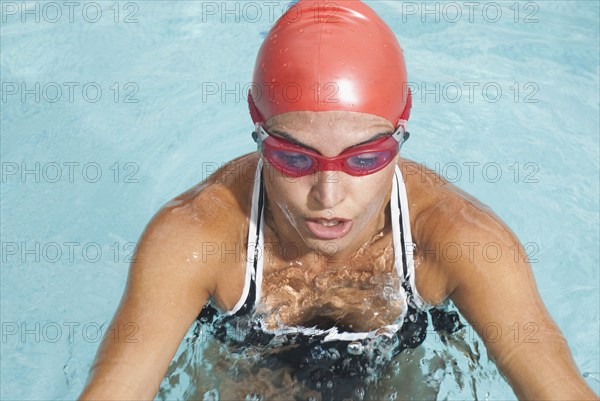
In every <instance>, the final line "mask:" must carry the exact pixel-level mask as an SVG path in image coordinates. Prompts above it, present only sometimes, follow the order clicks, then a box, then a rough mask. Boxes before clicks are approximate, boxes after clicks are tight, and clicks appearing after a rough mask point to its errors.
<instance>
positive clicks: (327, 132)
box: [264, 110, 394, 156]
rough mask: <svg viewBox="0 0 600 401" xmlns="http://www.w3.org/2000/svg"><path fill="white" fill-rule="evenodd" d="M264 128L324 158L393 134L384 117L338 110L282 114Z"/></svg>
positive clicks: (392, 127)
mask: <svg viewBox="0 0 600 401" xmlns="http://www.w3.org/2000/svg"><path fill="white" fill-rule="evenodd" d="M264 128H265V129H266V130H267V131H269V132H275V133H285V134H287V135H286V136H288V137H290V138H293V139H294V141H297V143H298V144H302V145H304V146H306V147H309V148H311V149H313V150H317V151H319V152H320V153H321V154H323V155H325V156H335V155H337V154H339V153H340V152H342V151H343V150H344V149H346V148H349V147H351V146H354V145H356V144H359V143H362V142H365V141H367V140H370V139H371V138H373V137H374V136H376V135H380V134H384V133H390V134H391V133H392V132H393V131H394V126H393V125H392V123H391V122H390V121H388V120H387V119H385V118H383V117H380V116H376V115H373V114H366V113H358V112H350V111H337V110H335V111H319V112H315V111H294V112H288V113H282V114H278V115H276V116H273V117H271V118H270V119H268V120H267V121H266V122H265V124H264Z"/></svg>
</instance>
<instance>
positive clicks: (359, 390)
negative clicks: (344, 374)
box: [354, 387, 365, 400]
mask: <svg viewBox="0 0 600 401" xmlns="http://www.w3.org/2000/svg"><path fill="white" fill-rule="evenodd" d="M354 394H356V397H357V398H358V399H359V400H362V399H364V398H365V389H364V388H362V387H357V388H355V389H354Z"/></svg>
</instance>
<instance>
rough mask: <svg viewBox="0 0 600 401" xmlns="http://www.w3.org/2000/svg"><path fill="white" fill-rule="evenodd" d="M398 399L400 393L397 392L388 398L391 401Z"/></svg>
mask: <svg viewBox="0 0 600 401" xmlns="http://www.w3.org/2000/svg"><path fill="white" fill-rule="evenodd" d="M397 398H398V393H397V392H395V391H394V392H393V393H392V394H390V395H389V396H388V400H390V401H396V399H397Z"/></svg>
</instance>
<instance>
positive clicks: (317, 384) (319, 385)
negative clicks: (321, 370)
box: [315, 382, 321, 390]
mask: <svg viewBox="0 0 600 401" xmlns="http://www.w3.org/2000/svg"><path fill="white" fill-rule="evenodd" d="M315 388H316V389H317V390H320V389H321V382H316V383H315Z"/></svg>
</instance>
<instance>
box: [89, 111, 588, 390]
mask: <svg viewBox="0 0 600 401" xmlns="http://www.w3.org/2000/svg"><path fill="white" fill-rule="evenodd" d="M265 128H266V130H267V131H268V132H272V133H274V134H276V133H277V132H280V133H282V132H285V133H287V134H288V135H290V136H291V137H292V138H293V139H294V140H296V141H298V142H301V143H303V144H305V145H307V146H310V147H312V148H314V149H316V150H318V151H319V152H320V153H321V154H323V155H324V156H328V157H332V156H336V155H338V154H339V153H340V152H342V151H343V150H344V149H346V148H348V147H350V146H353V145H356V144H358V143H361V142H364V141H366V140H368V139H370V138H372V137H373V136H375V135H377V134H379V133H381V132H389V133H391V132H392V131H393V126H392V125H391V123H390V122H388V121H387V120H385V119H383V118H381V117H378V116H373V115H368V114H362V113H352V112H341V111H328V112H318V113H317V112H293V113H285V114H281V115H278V116H275V117H273V118H271V119H270V120H269V121H267V122H266V124H265ZM259 157H260V155H259V154H257V153H251V154H248V155H245V156H242V157H240V158H238V159H235V160H233V161H231V162H230V163H229V164H228V165H227V166H224V167H223V168H221V169H220V170H219V171H217V172H216V173H214V174H213V175H212V176H210V177H209V178H207V179H206V180H205V181H203V182H202V183H200V184H198V185H197V186H195V187H193V188H191V189H190V190H188V191H186V192H185V193H183V194H181V195H180V196H178V197H176V198H174V199H173V200H172V201H170V202H168V203H167V204H166V205H165V206H164V207H163V208H162V209H161V210H160V211H159V212H158V213H157V214H156V215H155V216H154V217H153V219H152V220H151V221H150V223H149V224H148V226H147V227H146V229H145V231H144V233H143V235H142V237H141V239H140V241H139V245H138V251H137V253H136V257H135V260H134V262H133V263H132V265H131V267H130V273H129V278H128V282H127V287H126V290H125V294H124V295H123V299H122V301H121V304H120V305H119V308H118V310H117V312H116V315H115V317H114V319H113V322H112V323H113V324H114V325H118V326H125V325H126V324H127V323H129V322H134V323H135V324H136V327H137V328H138V332H137V334H136V339H137V340H138V341H137V342H136V343H130V342H125V341H117V340H115V338H114V335H112V336H111V337H110V338H109V337H106V338H105V339H104V341H103V343H102V345H101V347H100V349H99V351H98V355H97V357H96V361H95V364H94V366H93V367H92V370H91V375H90V380H89V383H88V385H87V386H86V388H85V389H84V392H83V394H82V396H81V399H98V398H101V399H128V398H129V399H131V398H136V399H139V398H152V397H153V396H154V395H155V394H156V392H157V390H158V386H159V384H160V382H161V380H162V378H163V377H164V374H165V372H166V369H167V367H168V364H169V362H170V361H171V358H172V357H173V355H174V353H175V351H176V350H177V347H178V345H179V343H180V342H181V339H182V338H183V336H184V335H185V333H186V332H187V330H188V328H189V327H190V325H191V324H192V323H193V321H194V319H195V318H196V316H197V315H198V313H199V311H200V310H201V308H202V307H203V306H204V304H205V302H206V301H207V300H208V299H209V298H212V300H213V302H214V303H215V304H216V305H218V306H219V307H220V308H221V309H222V310H231V309H232V308H233V306H234V305H235V304H236V303H237V302H238V300H239V299H240V296H241V293H242V289H243V287H244V274H245V253H246V244H247V232H248V231H247V230H248V219H249V217H248V216H249V215H250V206H251V194H252V180H253V177H254V171H255V167H256V163H257V160H258V158H259ZM396 164H397V165H398V166H399V167H400V169H401V170H402V173H403V177H404V179H405V182H406V188H407V194H408V200H409V208H410V222H411V230H412V237H413V242H414V244H415V246H416V249H415V254H414V259H415V276H416V277H415V280H416V287H417V290H418V292H419V294H420V295H421V297H422V298H423V299H424V300H425V301H426V302H428V303H430V304H432V305H435V304H439V303H441V302H443V301H444V300H446V299H448V298H449V299H451V300H452V301H453V302H454V303H455V304H456V306H457V307H458V308H459V309H460V311H461V313H462V314H463V315H464V316H465V317H466V318H467V320H469V322H470V323H471V324H472V325H473V326H474V328H475V330H477V331H478V332H479V334H480V335H481V336H482V339H483V341H484V343H485V344H486V347H487V350H488V352H489V353H490V355H491V356H492V357H493V358H494V360H495V361H496V364H497V365H498V367H499V368H500V370H501V371H502V372H503V374H504V375H505V376H506V378H507V379H508V381H509V383H510V384H511V385H512V387H513V389H514V391H515V393H516V394H517V396H518V397H519V398H520V399H597V397H596V396H595V395H594V393H593V392H592V390H591V389H590V388H589V387H588V386H587V384H586V383H585V381H584V380H583V378H582V377H581V375H580V374H579V372H578V370H577V367H576V366H575V363H574V361H573V359H572V356H571V354H570V351H569V349H568V346H567V343H566V341H565V339H564V337H563V335H562V334H561V332H560V331H559V329H558V327H557V326H556V324H555V323H554V322H553V320H552V318H551V317H550V316H549V314H548V312H547V310H546V308H545V306H544V304H543V302H542V300H541V299H540V296H539V293H538V291H537V288H536V286H535V282H534V278H533V275H532V272H531V267H530V266H529V264H528V262H527V260H526V254H525V251H524V250H523V248H522V247H521V245H520V243H519V241H518V239H517V238H516V236H515V235H514V233H512V231H511V230H510V229H509V228H508V227H507V226H506V225H505V224H504V223H503V222H502V221H501V220H500V218H498V216H496V215H495V214H494V213H493V212H492V211H491V210H490V209H489V208H488V207H486V206H485V205H483V204H481V203H480V202H479V201H478V200H476V199H475V198H473V197H472V196H470V195H468V194H466V193H465V192H463V191H461V190H460V189H459V188H457V187H456V186H454V185H452V184H450V183H448V182H447V181H445V180H444V179H443V178H441V177H439V176H438V175H436V174H435V173H434V172H432V171H425V169H424V168H423V167H421V166H420V165H419V164H417V163H414V162H412V161H409V160H406V159H403V158H400V156H397V158H396V160H394V162H392V163H390V164H389V165H388V166H387V167H386V168H384V169H383V170H381V171H379V172H377V173H374V174H372V175H368V176H364V177H353V176H350V175H347V174H345V173H342V172H335V173H332V172H318V173H315V174H313V175H310V176H305V177H300V178H295V179H290V178H289V177H284V176H283V175H281V174H280V173H279V172H278V171H277V170H275V169H273V168H272V167H271V166H270V165H269V164H268V162H266V161H265V166H264V170H263V171H264V173H265V186H266V198H267V203H266V207H265V212H266V215H265V232H264V235H265V244H267V245H266V246H265V255H264V279H263V288H262V291H263V294H262V302H261V304H260V305H259V306H258V308H259V311H260V312H261V313H263V314H265V319H266V321H267V322H268V324H269V325H271V326H275V325H277V324H279V323H278V322H282V323H285V324H302V323H308V322H314V321H315V320H318V319H319V317H325V318H327V320H333V321H338V322H340V323H341V324H343V325H344V326H347V327H349V328H351V329H354V330H356V331H366V330H371V329H375V328H377V327H380V326H381V325H384V324H389V323H392V322H393V321H394V320H395V318H396V317H397V316H399V314H400V313H401V310H402V308H404V307H405V305H404V304H403V303H402V302H401V301H400V300H397V299H396V298H394V297H393V296H390V295H389V294H387V293H385V294H384V292H383V288H384V287H390V286H392V287H393V286H394V285H395V284H396V282H395V281H394V280H397V278H396V277H395V276H394V274H393V273H394V266H393V247H392V237H391V223H390V216H389V207H388V202H389V198H390V193H391V182H392V176H393V174H394V165H396ZM323 219H329V220H330V222H329V223H327V224H332V222H331V219H333V220H336V219H344V220H351V221H352V224H351V228H350V229H349V230H344V231H347V232H345V233H344V235H343V236H342V237H340V238H337V239H323V238H320V237H319V235H315V231H314V224H321V223H323V222H322V220H323ZM307 221H308V223H307ZM311 224H313V226H311ZM333 224H335V222H333ZM311 227H313V229H312V230H311ZM320 229H321V228H319V230H320ZM323 229H324V230H327V228H323ZM318 232H319V231H318V230H317V233H318ZM450 243H452V244H459V246H461V250H462V252H461V253H460V255H456V254H453V255H451V256H449V255H448V254H447V253H443V252H442V250H443V249H444V246H445V245H446V244H450ZM465 244H466V245H465ZM476 244H478V245H476ZM485 244H494V245H493V246H494V247H497V249H500V252H501V253H500V254H499V255H501V257H499V258H494V259H493V260H492V259H490V258H489V257H486V256H487V255H485V254H483V253H482V252H481V249H482V247H483V246H484V245H485ZM470 247H471V248H470ZM365 299H366V300H368V301H369V307H368V308H367V310H366V308H365V301H364V300H365ZM323 305H328V307H327V309H324V308H323ZM489 324H494V325H495V327H498V328H499V330H500V332H501V333H504V335H502V336H500V337H499V338H498V337H493V338H490V337H489V336H487V337H486V335H485V333H481V332H480V330H481V328H482V327H486V325H489ZM515 324H516V325H518V327H520V328H524V327H526V325H527V327H530V328H531V329H530V331H529V333H533V332H534V333H533V337H529V338H530V339H531V338H533V339H535V340H536V342H533V341H528V342H526V341H523V339H522V338H521V339H520V340H519V341H515V339H514V336H513V335H512V334H513V333H514V327H515ZM111 333H114V332H111Z"/></svg>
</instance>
